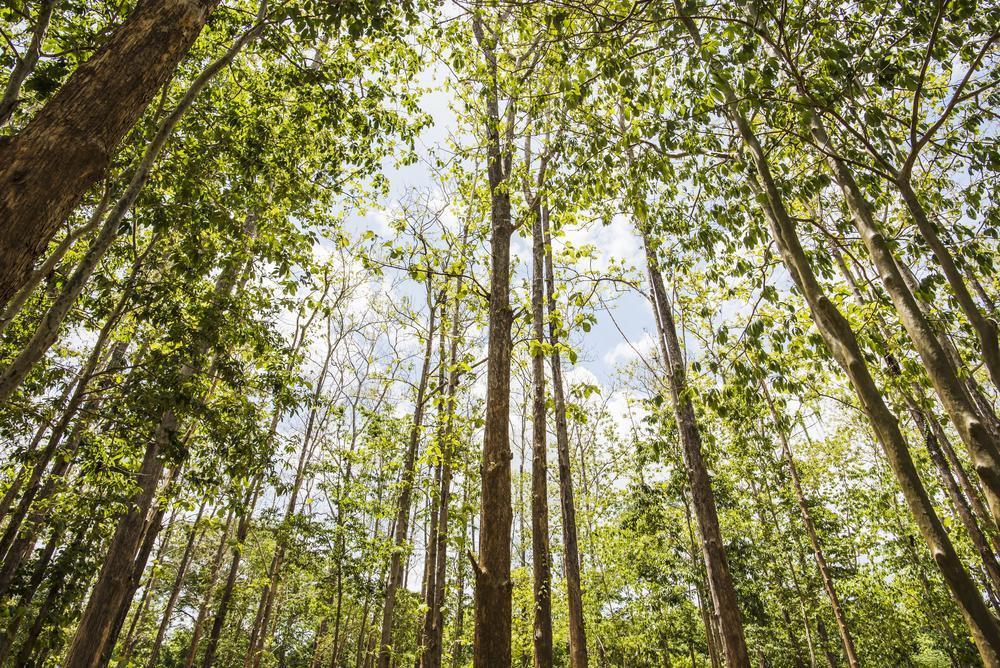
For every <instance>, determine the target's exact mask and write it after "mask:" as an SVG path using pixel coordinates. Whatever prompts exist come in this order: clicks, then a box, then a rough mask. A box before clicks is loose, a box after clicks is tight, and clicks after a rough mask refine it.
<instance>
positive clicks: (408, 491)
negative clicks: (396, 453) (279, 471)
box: [378, 283, 436, 668]
mask: <svg viewBox="0 0 1000 668" xmlns="http://www.w3.org/2000/svg"><path fill="white" fill-rule="evenodd" d="M427 309H428V315H427V339H426V341H425V344H424V356H423V362H422V363H421V367H420V380H419V381H418V383H417V394H416V397H415V398H414V405H413V423H412V424H411V425H410V434H409V441H408V443H407V446H406V456H405V458H404V461H403V473H402V478H401V480H400V490H399V499H398V502H397V506H396V507H397V510H396V524H395V527H394V530H393V551H392V556H391V557H390V559H389V578H388V581H387V583H386V589H385V605H384V606H383V607H382V630H381V633H380V634H379V637H380V640H379V646H378V666H379V668H389V666H390V664H391V663H392V654H393V648H392V621H393V619H392V617H393V612H394V611H395V606H396V591H397V590H398V589H399V588H400V587H401V586H402V584H403V552H405V551H406V540H407V537H408V535H409V522H410V507H411V505H412V503H413V481H414V477H415V474H416V462H417V450H418V447H419V445H420V430H421V428H422V426H423V420H424V403H425V401H426V395H427V381H428V378H429V376H430V367H431V355H432V353H433V351H434V330H435V326H436V325H435V315H436V307H435V304H434V296H433V292H432V288H431V285H430V283H428V285H427Z"/></svg>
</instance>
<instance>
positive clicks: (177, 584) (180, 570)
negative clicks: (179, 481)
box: [146, 501, 207, 668]
mask: <svg viewBox="0 0 1000 668" xmlns="http://www.w3.org/2000/svg"><path fill="white" fill-rule="evenodd" d="M206 505H207V501H202V503H201V506H200V507H199V508H198V514H197V515H196V516H195V518H194V522H192V524H191V530H190V531H189V532H188V539H187V543H186V544H185V545H184V552H183V554H182V555H181V560H180V562H179V563H178V564H177V574H176V575H175V576H174V583H173V586H172V587H171V588H170V596H169V597H168V598H167V603H166V605H165V606H164V608H163V616H162V618H161V619H160V625H159V627H158V628H157V629H156V637H155V638H154V639H153V646H152V647H151V648H150V650H149V658H148V659H147V660H146V666H147V668H154V667H155V666H156V661H157V659H158V658H159V656H160V647H161V646H162V645H163V639H164V638H165V637H166V634H167V628H168V627H169V626H170V618H171V616H172V615H173V612H174V605H176V604H177V598H178V597H179V596H180V594H181V588H182V587H183V586H184V578H185V576H186V575H187V569H188V565H189V564H190V563H191V555H192V553H193V552H194V549H195V547H196V545H197V542H198V541H199V540H200V537H201V536H202V534H203V533H204V532H203V531H202V528H201V527H200V526H199V525H200V524H201V516H202V514H203V513H204V512H205V506H206Z"/></svg>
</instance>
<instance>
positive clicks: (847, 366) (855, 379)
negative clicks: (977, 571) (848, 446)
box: [674, 0, 1000, 666]
mask: <svg viewBox="0 0 1000 668" xmlns="http://www.w3.org/2000/svg"><path fill="white" fill-rule="evenodd" d="M674 6H675V8H676V9H677V10H678V12H679V13H680V15H681V20H682V21H683V22H684V25H685V27H686V28H687V30H688V32H689V33H690V35H691V38H692V40H693V41H694V42H695V44H696V45H697V46H699V47H700V44H701V37H700V35H699V34H698V28H697V26H696V25H695V23H694V21H693V20H692V19H691V18H690V17H689V16H688V15H687V14H686V13H685V12H684V9H683V7H681V5H680V3H679V1H677V0H675V3H674ZM709 68H710V71H711V73H712V77H713V81H714V83H715V85H716V86H717V87H718V88H719V89H720V90H721V91H722V93H723V95H724V97H725V102H726V107H725V108H726V113H727V115H728V116H729V118H730V120H731V121H732V122H733V123H734V125H736V128H737V131H738V133H739V136H740V137H741V139H742V141H743V144H744V146H745V148H746V149H747V151H748V152H749V153H750V156H751V161H752V163H753V166H754V168H755V170H756V177H757V179H759V183H756V187H757V188H758V190H759V192H760V195H761V197H762V199H763V200H764V201H765V202H766V203H765V204H764V206H763V210H764V215H765V217H766V218H767V221H768V224H769V226H770V229H771V236H772V238H773V239H774V241H775V244H776V245H777V247H778V250H779V252H780V254H781V257H782V261H783V263H784V265H785V267H786V269H787V270H788V272H789V274H790V275H791V277H792V280H793V281H794V283H795V286H796V287H797V288H798V290H799V292H800V293H801V294H802V295H803V297H805V300H806V302H807V304H808V305H809V309H810V312H811V315H812V318H813V322H814V323H815V324H816V326H817V328H818V329H819V332H820V335H821V336H822V337H823V339H824V341H825V342H826V345H827V347H828V348H829V350H830V352H831V354H832V355H833V357H834V359H836V361H837V362H838V364H840V366H841V368H843V369H844V371H845V372H846V373H847V375H848V377H849V379H850V381H851V384H852V385H853V387H854V390H855V392H856V394H857V396H858V399H859V400H860V402H861V407H862V410H863V411H864V413H865V415H866V416H867V417H868V419H869V421H870V422H871V425H872V428H873V430H874V431H875V435H876V437H877V438H878V441H879V443H880V444H881V445H882V448H883V449H884V451H885V454H886V457H887V459H888V460H889V464H890V466H891V467H892V470H893V473H894V474H895V476H896V480H897V482H898V483H899V485H900V488H901V489H902V491H903V495H904V497H905V498H906V503H907V505H908V506H909V508H910V512H911V513H912V515H913V517H914V520H915V521H916V523H917V526H918V527H919V528H920V532H921V534H922V535H923V537H924V540H925V542H926V543H927V546H928V548H929V549H930V551H931V554H932V555H933V557H934V560H935V562H936V563H937V565H938V567H939V568H940V570H941V573H942V575H943V576H944V579H945V581H946V582H947V584H948V587H949V589H950V591H951V593H952V595H953V596H954V598H955V601H956V603H957V604H958V606H959V608H960V609H961V611H962V615H963V617H964V618H965V622H966V624H967V625H968V627H969V630H970V632H971V633H972V636H973V639H974V640H975V642H976V647H977V648H978V649H979V653H980V655H981V656H982V657H983V661H984V662H985V663H986V664H987V665H990V666H1000V627H998V626H997V623H996V621H995V619H994V618H993V616H992V614H991V613H990V611H989V609H988V608H987V607H986V604H985V603H984V602H983V600H982V597H981V596H980V594H979V591H978V588H977V587H976V585H975V583H974V582H973V581H972V578H971V577H969V574H968V572H967V571H966V570H965V566H964V565H963V564H962V562H961V560H960V559H959V558H958V555H957V554H956V552H955V548H954V546H953V545H952V543H951V539H950V538H949V537H948V534H947V532H946V531H945V529H944V526H943V525H942V524H941V520H940V519H939V518H938V516H937V513H936V511H935V509H934V506H933V504H932V503H931V501H930V498H929V497H928V496H927V491H926V489H924V486H923V482H922V481H921V480H920V476H919V475H918V473H917V469H916V467H915V466H914V464H913V459H912V458H911V457H910V453H909V450H908V446H907V443H906V439H905V438H904V437H903V434H902V432H901V431H900V429H899V423H898V421H897V419H896V416H895V415H894V414H893V413H892V411H890V410H889V408H888V406H886V404H885V401H884V399H883V398H882V395H881V393H880V392H879V390H878V388H877V386H876V385H875V381H874V379H873V378H872V376H871V373H870V371H869V369H868V364H867V362H866V361H865V358H864V355H863V354H862V352H861V348H860V346H859V345H858V341H857V338H856V337H855V334H854V331H853V330H852V329H851V326H850V323H848V321H847V320H846V319H845V318H844V316H843V314H841V313H840V311H839V310H838V309H837V307H836V306H835V305H834V304H833V302H831V301H830V299H829V298H828V297H827V296H826V295H825V294H824V292H823V289H822V287H821V286H820V284H819V282H818V281H817V279H816V276H815V274H814V273H813V271H812V268H811V267H810V265H809V261H808V258H807V256H806V253H805V251H804V250H803V248H802V245H801V243H800V241H799V237H798V232H797V230H796V228H795V223H794V222H793V221H792V218H791V216H789V214H788V211H787V210H786V209H785V205H784V202H783V200H782V198H781V194H780V191H779V190H778V186H777V184H776V183H775V181H774V178H773V176H772V174H771V168H770V164H769V163H768V160H767V155H766V153H765V152H764V149H763V148H762V147H761V145H760V142H759V141H758V139H757V137H756V135H755V134H754V132H753V130H752V129H751V127H750V123H749V121H748V120H747V118H746V117H745V116H744V115H743V112H742V111H740V107H739V98H738V97H737V96H736V93H735V92H734V91H733V89H732V86H731V85H730V83H729V81H728V80H727V79H726V78H725V76H724V75H723V74H722V73H721V71H720V70H719V68H718V67H717V66H716V65H715V64H714V63H713V62H709Z"/></svg>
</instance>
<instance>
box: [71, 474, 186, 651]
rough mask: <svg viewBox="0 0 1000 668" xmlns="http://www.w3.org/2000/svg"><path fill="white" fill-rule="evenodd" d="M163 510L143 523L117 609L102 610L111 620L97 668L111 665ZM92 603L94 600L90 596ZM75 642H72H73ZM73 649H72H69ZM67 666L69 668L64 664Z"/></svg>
mask: <svg viewBox="0 0 1000 668" xmlns="http://www.w3.org/2000/svg"><path fill="white" fill-rule="evenodd" d="M175 473H176V471H171V473H170V475H169V476H168V479H167V484H166V485H164V486H163V487H164V489H169V488H170V487H171V486H172V482H173V479H174V475H175ZM165 510H166V509H165V508H164V507H163V506H159V507H154V508H153V509H152V512H151V514H150V516H149V518H148V519H147V520H146V521H145V522H144V523H143V526H142V530H141V535H140V540H139V547H138V551H137V552H134V553H133V557H132V559H131V561H130V562H129V563H127V564H125V573H124V580H125V590H124V593H123V594H122V595H121V597H120V599H119V601H118V603H117V605H116V608H115V609H108V610H105V611H104V613H105V614H106V615H107V616H108V617H109V618H110V619H109V621H110V629H109V632H108V634H107V636H106V637H105V638H104V641H103V644H102V646H101V647H100V648H98V650H99V651H98V652H97V656H99V657H100V658H99V660H98V663H97V665H99V666H101V667H102V668H103V667H104V666H107V665H108V664H109V663H110V661H111V655H112V653H113V652H114V649H115V645H116V644H117V643H118V636H119V635H120V634H121V630H122V628H123V627H124V626H125V620H126V619H128V611H129V609H130V608H131V607H132V600H133V599H134V598H135V593H136V592H137V591H138V590H139V584H140V583H141V582H142V574H143V572H144V571H145V570H146V564H147V563H148V562H149V557H150V556H151V555H152V554H153V547H154V546H155V545H156V537H157V535H159V533H160V529H161V528H162V527H163V515H164V511H165ZM172 528H173V521H172V517H171V521H170V522H168V531H167V535H166V536H164V538H163V540H162V541H161V542H160V549H159V554H158V555H157V560H158V561H159V559H160V557H162V552H163V550H164V549H165V548H166V546H167V545H168V544H169V542H170V533H171V530H172ZM155 578H156V573H150V575H149V580H148V582H147V583H148V585H149V586H148V587H147V589H146V592H145V596H144V597H143V600H142V601H141V602H140V605H139V609H138V610H137V611H136V614H135V617H134V619H133V622H132V628H131V629H129V633H128V635H132V634H133V633H134V632H135V629H136V628H137V627H138V624H139V620H140V619H141V617H142V616H143V613H144V612H145V609H146V606H147V605H148V602H149V592H150V591H151V590H152V587H153V581H154V580H155ZM91 600H93V596H91ZM74 640H75V638H74ZM129 644H131V640H129V642H128V643H126V648H125V649H126V652H127V651H128V647H127V645H129ZM71 648H72V646H71ZM67 665H69V664H68V663H67Z"/></svg>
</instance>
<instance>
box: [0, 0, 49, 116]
mask: <svg viewBox="0 0 1000 668" xmlns="http://www.w3.org/2000/svg"><path fill="white" fill-rule="evenodd" d="M55 5H56V0H42V3H41V6H40V7H39V8H38V18H36V19H35V25H34V27H33V28H32V30H31V42H30V43H29V44H28V49H27V51H25V52H24V55H22V56H21V57H19V58H18V57H16V56H15V64H14V69H13V70H12V71H11V73H10V79H8V80H7V86H6V88H4V92H3V97H2V98H0V128H2V127H3V126H4V125H6V124H7V122H8V121H9V120H10V117H11V116H12V115H13V114H14V110H15V109H16V108H17V105H18V103H19V102H20V101H21V100H20V96H21V85H22V84H23V83H24V80H25V79H27V78H28V77H29V76H30V75H31V73H32V72H34V71H35V65H37V64H38V58H39V57H40V56H41V55H42V41H43V40H44V39H45V33H46V32H48V29H49V21H50V20H51V19H52V10H53V8H54V7H55Z"/></svg>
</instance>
